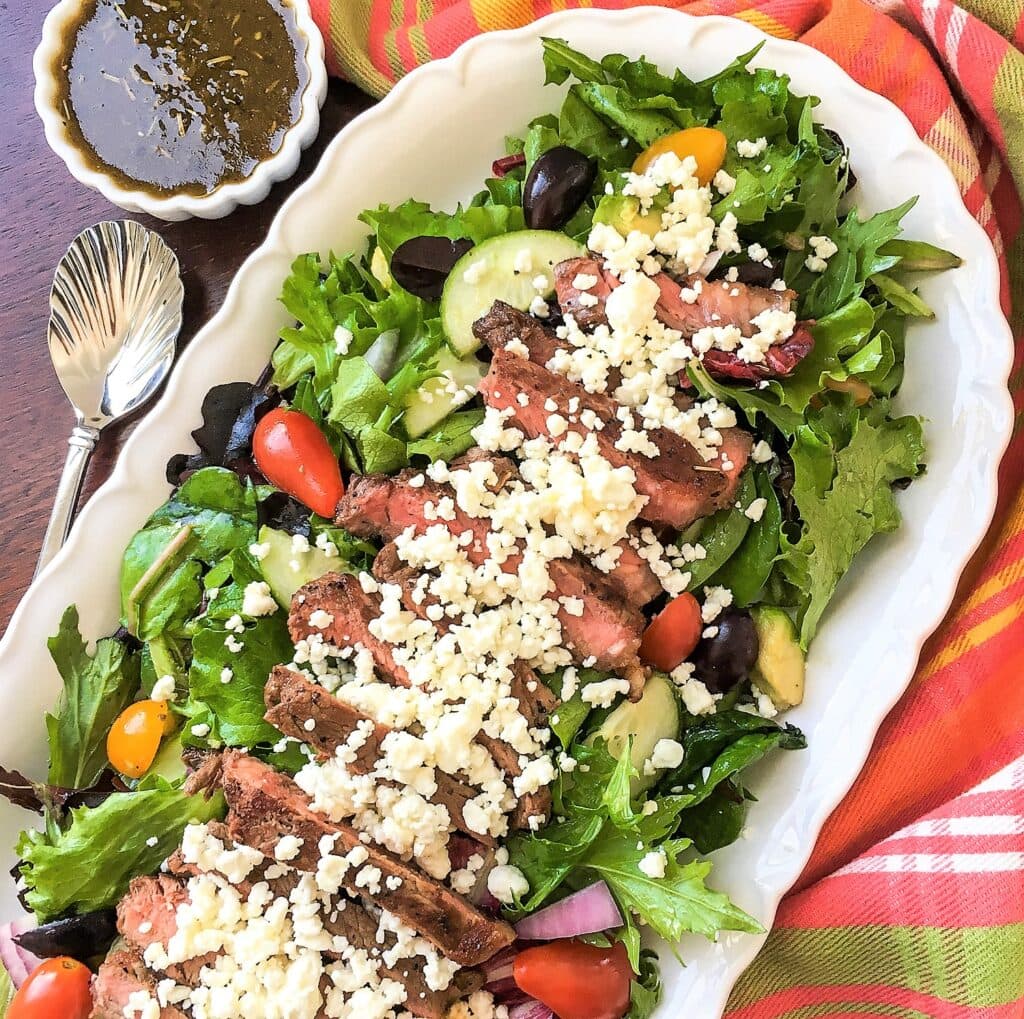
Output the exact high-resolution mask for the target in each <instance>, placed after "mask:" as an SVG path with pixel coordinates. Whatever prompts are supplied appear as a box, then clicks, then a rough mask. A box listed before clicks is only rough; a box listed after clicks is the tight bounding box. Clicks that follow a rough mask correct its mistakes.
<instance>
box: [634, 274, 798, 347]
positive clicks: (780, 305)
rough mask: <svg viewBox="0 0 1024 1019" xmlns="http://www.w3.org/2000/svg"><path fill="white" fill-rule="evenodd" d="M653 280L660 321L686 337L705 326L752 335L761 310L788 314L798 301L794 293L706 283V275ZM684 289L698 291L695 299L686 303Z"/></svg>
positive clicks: (734, 284)
mask: <svg viewBox="0 0 1024 1019" xmlns="http://www.w3.org/2000/svg"><path fill="white" fill-rule="evenodd" d="M651 278H652V279H653V280H654V282H655V283H657V285H658V289H659V290H660V291H661V297H660V298H659V299H658V306H657V309H656V314H657V316H658V318H659V319H661V321H662V322H664V323H665V325H667V326H669V327H670V328H672V329H678V330H679V331H680V332H681V333H682V334H683V335H684V336H692V335H693V334H694V333H696V332H697V331H698V330H701V329H703V328H704V327H705V326H736V327H737V328H738V329H739V331H740V332H741V333H742V334H743V335H744V336H753V335H754V333H755V332H757V326H755V325H754V324H753V320H754V319H755V318H757V316H758V315H760V314H761V312H762V311H768V310H769V309H776V310H778V311H789V308H790V305H791V304H792V303H793V301H794V300H795V299H796V292H795V291H793V290H771V289H769V288H768V287H755V286H749V285H748V284H746V283H730V282H728V281H727V280H706V279H704V277H703V276H686V277H684V278H683V280H682V281H681V282H677V281H676V280H674V279H672V277H671V276H666V275H665V273H663V272H660V273H658V274H657V275H656V276H652V277H651ZM698 284H699V286H698ZM682 288H687V289H692V290H698V293H697V298H696V300H695V301H693V302H692V303H688V302H686V301H684V300H683V298H682V296H681V294H680V290H681V289H682Z"/></svg>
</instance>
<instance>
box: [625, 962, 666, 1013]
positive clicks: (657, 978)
mask: <svg viewBox="0 0 1024 1019" xmlns="http://www.w3.org/2000/svg"><path fill="white" fill-rule="evenodd" d="M639 967H640V968H639V972H638V974H637V977H636V979H635V980H632V981H631V982H630V985H629V1012H627V1013H626V1019H650V1017H651V1016H652V1015H653V1014H654V1010H655V1009H656V1008H657V1007H658V1003H659V1002H660V1001H661V991H662V988H661V974H660V973H659V971H658V957H657V955H655V954H654V952H651V951H643V952H640V954H639Z"/></svg>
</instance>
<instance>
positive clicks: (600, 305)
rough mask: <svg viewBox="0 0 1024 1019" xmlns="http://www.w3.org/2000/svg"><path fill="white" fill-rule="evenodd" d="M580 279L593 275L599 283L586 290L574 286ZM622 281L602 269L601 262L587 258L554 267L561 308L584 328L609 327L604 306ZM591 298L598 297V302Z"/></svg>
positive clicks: (556, 290) (575, 259)
mask: <svg viewBox="0 0 1024 1019" xmlns="http://www.w3.org/2000/svg"><path fill="white" fill-rule="evenodd" d="M577 276H592V277H595V278H596V281H597V282H595V283H594V284H593V285H592V286H590V287H587V289H586V290H579V289H577V287H576V286H575V280H576V277H577ZM618 283H619V281H618V280H617V279H616V278H615V277H614V276H613V275H612V274H611V273H606V272H605V271H604V269H602V268H601V260H600V259H598V258H592V257H589V256H584V257H582V258H567V259H566V260H565V261H564V262H559V263H558V265H556V266H555V292H556V293H557V294H558V306H559V307H560V308H561V309H562V314H563V315H572V317H573V318H574V319H575V320H576V324H577V325H578V326H579V327H580V328H581V329H593V328H594V327H595V326H599V325H607V324H608V316H607V315H606V314H605V310H604V303H605V301H606V300H607V299H608V295H609V294H610V293H611V292H612V290H614V289H615V287H617V286H618ZM584 295H589V298H596V299H597V303H596V304H594V303H592V301H591V300H590V299H589V298H588V297H586V296H584Z"/></svg>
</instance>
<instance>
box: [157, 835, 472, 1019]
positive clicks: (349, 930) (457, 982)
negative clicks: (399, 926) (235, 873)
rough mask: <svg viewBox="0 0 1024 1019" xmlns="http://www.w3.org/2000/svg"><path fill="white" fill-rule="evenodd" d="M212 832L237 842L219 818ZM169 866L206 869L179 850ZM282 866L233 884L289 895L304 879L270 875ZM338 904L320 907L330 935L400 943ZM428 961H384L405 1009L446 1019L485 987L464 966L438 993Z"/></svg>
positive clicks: (352, 905)
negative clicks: (401, 990)
mask: <svg viewBox="0 0 1024 1019" xmlns="http://www.w3.org/2000/svg"><path fill="white" fill-rule="evenodd" d="M210 830H211V832H212V833H213V834H215V835H216V837H217V838H219V839H221V841H223V842H226V843H227V844H231V842H232V840H231V836H230V834H229V833H228V831H227V828H226V827H225V826H224V825H222V824H219V823H217V822H214V823H212V824H211V825H210ZM167 868H168V870H169V871H170V872H171V873H172V874H176V875H178V876H179V877H181V878H184V879H186V880H187V879H188V878H190V877H198V876H199V875H200V874H202V873H204V871H201V870H200V869H199V868H198V867H197V866H196V865H195V864H191V863H186V862H185V861H184V859H183V858H182V855H181V851H180V850H178V851H177V852H175V853H174V855H172V856H171V858H170V859H169V860H168V861H167ZM270 868H274V869H275V870H280V869H281V868H280V865H279V864H277V863H276V862H275V861H274V860H271V859H265V861H264V863H262V864H258V865H257V866H256V867H255V868H254V869H253V871H252V873H250V875H249V877H247V878H246V879H245V880H244V881H241V882H239V883H238V884H236V885H234V886H233V887H235V888H237V889H238V893H239V895H241V896H242V898H243V899H247V898H248V897H249V894H250V892H251V891H252V889H253V887H254V885H255V884H256V883H257V882H259V881H267V882H268V883H269V885H270V888H271V891H272V893H273V895H274V897H275V898H288V897H289V895H290V894H291V892H292V891H293V890H294V888H295V886H296V885H297V884H298V882H299V872H298V871H296V870H292V869H291V868H290V867H289V868H288V869H287V870H286V871H285V873H284V874H282V875H280V876H277V877H274V878H269V879H268V878H267V876H266V874H265V871H266V870H268V869H270ZM337 905H338V908H325V909H321V911H320V918H321V921H322V922H323V925H324V930H326V931H327V933H328V934H331V935H334V936H339V935H340V936H341V937H343V938H344V939H345V940H346V941H347V942H348V943H349V944H350V945H352V946H353V947H355V948H358V949H361V950H362V951H364V952H368V953H370V954H371V955H372V956H374V957H376V956H377V955H378V953H380V952H381V950H382V949H383V950H385V951H386V950H388V949H390V948H392V947H393V946H394V944H395V941H396V939H395V936H394V935H393V934H392V933H391V932H386V933H385V934H384V938H383V941H380V940H378V929H379V924H378V922H377V920H376V919H375V918H374V917H372V916H371V915H370V914H369V913H368V912H367V911H366V909H365V908H364V907H363V906H362V904H361V903H359V902H357V901H356V900H355V899H344V900H340V901H339V902H338V904H337ZM324 954H325V955H326V956H327V957H328V958H331V959H334V958H337V956H335V955H334V954H333V953H332V952H326V953H324ZM424 966H425V961H424V960H423V959H421V958H417V957H413V958H411V959H400V960H399V961H398V962H397V963H396V964H395V966H394V967H388V966H385V965H383V964H382V965H381V969H380V972H381V975H382V976H386V977H390V978H391V979H392V980H396V981H398V983H400V984H402V985H403V986H404V987H405V989H406V991H407V992H408V998H407V1000H406V1002H405V1008H406V1009H407V1010H408V1011H409V1012H411V1013H412V1014H413V1015H414V1016H418V1017H420V1019H443V1017H444V1015H445V1014H446V1012H447V1010H448V1007H449V1006H450V1005H451V1004H452V1003H453V1002H455V1001H457V1000H458V999H459V998H462V997H465V996H466V995H467V994H472V993H473V991H477V990H479V989H480V988H481V987H482V986H483V982H484V978H483V974H481V973H480V971H479V970H474V969H460V970H459V971H458V972H457V973H456V974H455V976H454V978H453V979H452V982H451V984H450V985H449V986H448V987H447V988H446V989H445V990H443V991H432V990H430V988H429V987H427V981H426V976H425V975H424V972H423V970H424Z"/></svg>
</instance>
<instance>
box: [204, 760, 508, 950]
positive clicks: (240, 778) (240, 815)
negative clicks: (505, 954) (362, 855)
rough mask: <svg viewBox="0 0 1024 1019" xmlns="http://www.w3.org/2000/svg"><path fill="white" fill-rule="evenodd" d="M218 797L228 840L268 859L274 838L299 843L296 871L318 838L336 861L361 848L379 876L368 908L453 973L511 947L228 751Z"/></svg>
mask: <svg viewBox="0 0 1024 1019" xmlns="http://www.w3.org/2000/svg"><path fill="white" fill-rule="evenodd" d="M224 793H225V795H226V797H227V801H228V805H229V807H230V811H229V814H228V830H229V831H230V833H231V837H232V838H234V839H235V840H236V841H238V842H242V843H244V844H245V845H248V846H252V847H253V848H254V849H258V850H259V851H260V852H261V853H263V854H264V855H265V856H273V854H274V848H275V847H276V846H277V844H278V842H279V841H280V840H281V838H282V836H284V835H294V836H296V837H297V838H299V839H301V840H302V845H301V848H300V849H299V854H298V856H297V857H296V858H295V859H294V860H292V861H290V862H291V864H292V865H293V866H295V867H297V868H298V869H300V870H309V871H315V870H316V868H317V864H318V862H319V860H320V850H319V844H320V840H321V838H323V837H324V836H337V839H336V842H335V853H336V854H337V855H345V854H347V853H349V852H350V851H351V850H353V849H355V848H356V847H357V846H360V847H362V848H363V850H365V852H366V854H367V858H366V865H368V866H372V867H376V868H377V869H378V870H379V871H380V874H381V878H380V882H381V884H380V890H379V892H377V893H375V894H374V895H372V896H371V898H372V899H373V901H374V902H376V903H377V905H379V906H380V907H381V908H382V909H386V910H388V911H389V912H390V913H393V914H394V915H395V916H397V917H399V919H401V920H402V921H403V922H404V923H406V924H408V925H409V926H410V927H412V928H413V929H414V930H416V931H418V932H419V933H420V934H421V935H422V936H423V937H425V938H427V939H428V940H429V941H430V942H431V943H432V944H434V945H435V946H437V947H438V948H439V949H441V951H442V952H444V953H445V955H447V956H448V957H449V958H451V959H453V960H454V961H455V962H457V963H459V965H461V966H476V965H478V964H479V963H481V962H485V961H486V960H487V959H489V958H490V957H491V956H492V955H494V954H495V952H498V951H500V950H501V949H502V948H505V947H506V946H508V945H510V944H511V943H512V941H513V940H514V939H515V932H514V931H513V930H512V928H511V927H510V926H509V925H508V924H506V923H504V922H502V921H500V920H492V919H490V918H488V917H486V916H484V914H483V913H481V912H480V911H479V910H477V909H476V908H475V907H473V906H471V905H470V904H469V903H468V902H465V901H464V900H463V899H461V898H460V897H459V896H458V895H456V894H455V892H453V891H452V890H451V889H449V888H448V887H447V886H445V885H443V884H441V883H440V882H438V881H434V880H432V879H431V878H429V877H427V876H426V875H425V874H424V873H423V872H422V871H420V870H418V869H417V868H415V867H413V866H411V865H410V864H406V863H403V862H402V861H401V860H399V859H397V858H396V857H394V856H392V854H391V853H388V852H386V851H385V850H383V849H380V848H379V847H377V846H375V845H373V844H370V845H364V844H363V843H362V842H361V841H360V839H359V835H358V833H357V832H356V831H355V830H354V829H353V828H352V827H350V826H349V825H346V824H337V823H334V822H331V821H329V820H327V818H325V817H324V816H323V815H321V814H317V813H315V812H314V811H313V810H312V809H311V808H310V806H309V801H308V800H307V798H306V797H305V795H304V794H303V792H302V790H301V789H299V787H298V786H297V785H296V784H295V783H294V782H293V781H292V780H291V779H290V778H288V777H287V776H286V775H283V774H281V773H279V772H276V771H274V770H273V769H272V768H271V767H269V766H268V765H266V764H263V763H262V762H260V761H257V760H256V759H255V758H252V757H248V756H246V755H245V754H240V753H238V752H236V751H228V752H227V753H225V754H224ZM357 873H358V871H357V869H356V868H353V869H351V870H350V871H349V874H348V876H347V878H346V883H345V886H346V888H347V889H348V890H349V891H351V892H353V893H354V894H360V893H361V892H362V891H363V890H362V889H360V888H359V887H357V885H356V883H355V880H356V876H357ZM389 877H390V878H397V879H398V880H399V881H400V882H401V884H400V885H399V886H398V887H397V888H392V887H389V884H388V881H387V879H388V878H389ZM392 884H394V882H392Z"/></svg>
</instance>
